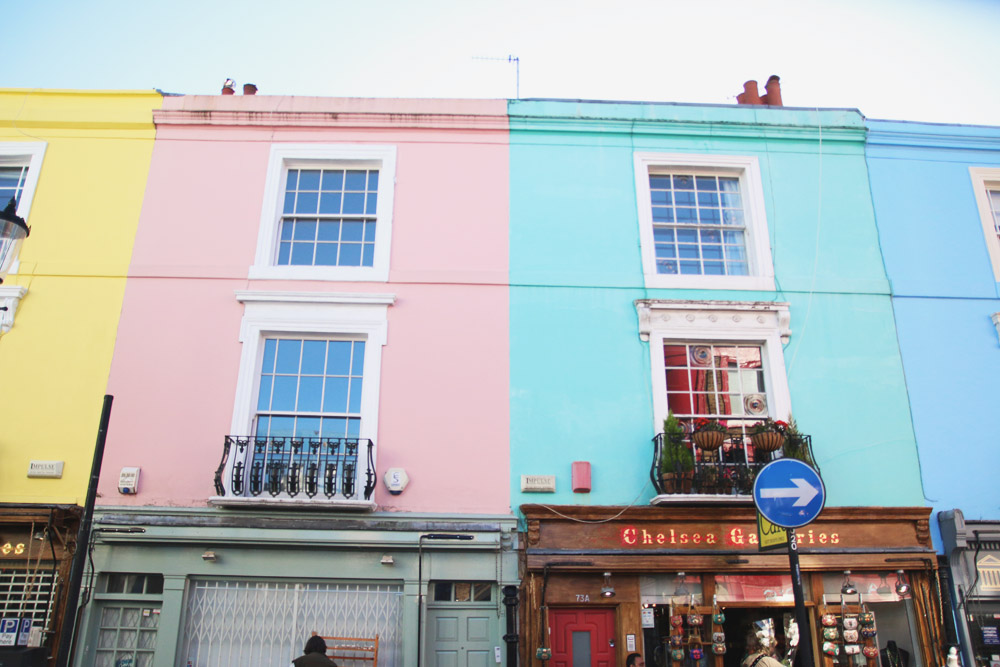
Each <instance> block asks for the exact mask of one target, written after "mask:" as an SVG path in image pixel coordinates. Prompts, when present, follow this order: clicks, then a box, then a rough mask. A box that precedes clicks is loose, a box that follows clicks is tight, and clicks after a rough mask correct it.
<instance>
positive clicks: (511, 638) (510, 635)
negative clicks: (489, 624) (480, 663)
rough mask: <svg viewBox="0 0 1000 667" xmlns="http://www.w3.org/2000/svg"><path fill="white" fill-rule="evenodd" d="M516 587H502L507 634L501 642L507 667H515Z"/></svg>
mask: <svg viewBox="0 0 1000 667" xmlns="http://www.w3.org/2000/svg"><path fill="white" fill-rule="evenodd" d="M517 594H518V591H517V586H504V587H503V605H504V607H506V608H507V609H506V613H507V634H505V635H504V636H503V641H504V643H505V644H507V667H517V639H518V637H517Z"/></svg>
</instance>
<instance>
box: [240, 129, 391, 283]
mask: <svg viewBox="0 0 1000 667" xmlns="http://www.w3.org/2000/svg"><path fill="white" fill-rule="evenodd" d="M290 168H291V169H300V168H301V169H378V171H379V175H378V203H377V205H376V209H375V255H374V258H373V261H372V266H301V265H292V266H285V265H282V266H278V265H276V264H275V262H276V261H277V256H278V231H279V228H280V226H281V217H282V208H283V202H284V193H285V183H286V181H287V176H288V170H289V169H290ZM395 184H396V147H395V146H391V145H362V144H273V145H272V146H271V155H270V158H269V159H268V165H267V179H266V181H265V185H264V203H263V207H262V210H261V216H260V228H259V231H258V235H257V254H256V256H255V257H254V263H253V266H251V267H250V273H249V277H250V278H251V279H262V280H273V279H278V280H342V281H369V282H386V281H388V280H389V245H390V242H391V240H392V210H393V191H394V190H395Z"/></svg>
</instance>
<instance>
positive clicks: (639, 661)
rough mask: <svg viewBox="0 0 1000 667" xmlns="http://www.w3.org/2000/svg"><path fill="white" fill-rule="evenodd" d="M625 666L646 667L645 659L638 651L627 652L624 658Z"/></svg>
mask: <svg viewBox="0 0 1000 667" xmlns="http://www.w3.org/2000/svg"><path fill="white" fill-rule="evenodd" d="M625 667H646V661H645V660H644V659H643V658H642V656H641V655H639V654H638V653H629V654H628V657H627V658H625Z"/></svg>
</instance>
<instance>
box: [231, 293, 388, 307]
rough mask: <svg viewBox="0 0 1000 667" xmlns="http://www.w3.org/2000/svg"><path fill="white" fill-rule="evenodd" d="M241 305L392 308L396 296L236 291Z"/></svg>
mask: <svg viewBox="0 0 1000 667" xmlns="http://www.w3.org/2000/svg"><path fill="white" fill-rule="evenodd" d="M236 300H237V301H239V302H240V303H343V304H372V305H384V306H391V305H392V304H394V303H396V295H395V294H368V293H364V292H273V291H267V290H236Z"/></svg>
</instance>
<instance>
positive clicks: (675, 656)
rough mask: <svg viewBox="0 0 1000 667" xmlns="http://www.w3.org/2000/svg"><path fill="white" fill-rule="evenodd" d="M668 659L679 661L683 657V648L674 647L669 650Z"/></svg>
mask: <svg viewBox="0 0 1000 667" xmlns="http://www.w3.org/2000/svg"><path fill="white" fill-rule="evenodd" d="M670 659H671V660H674V661H676V662H680V661H681V660H683V659H684V649H682V648H675V649H671V650H670Z"/></svg>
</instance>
